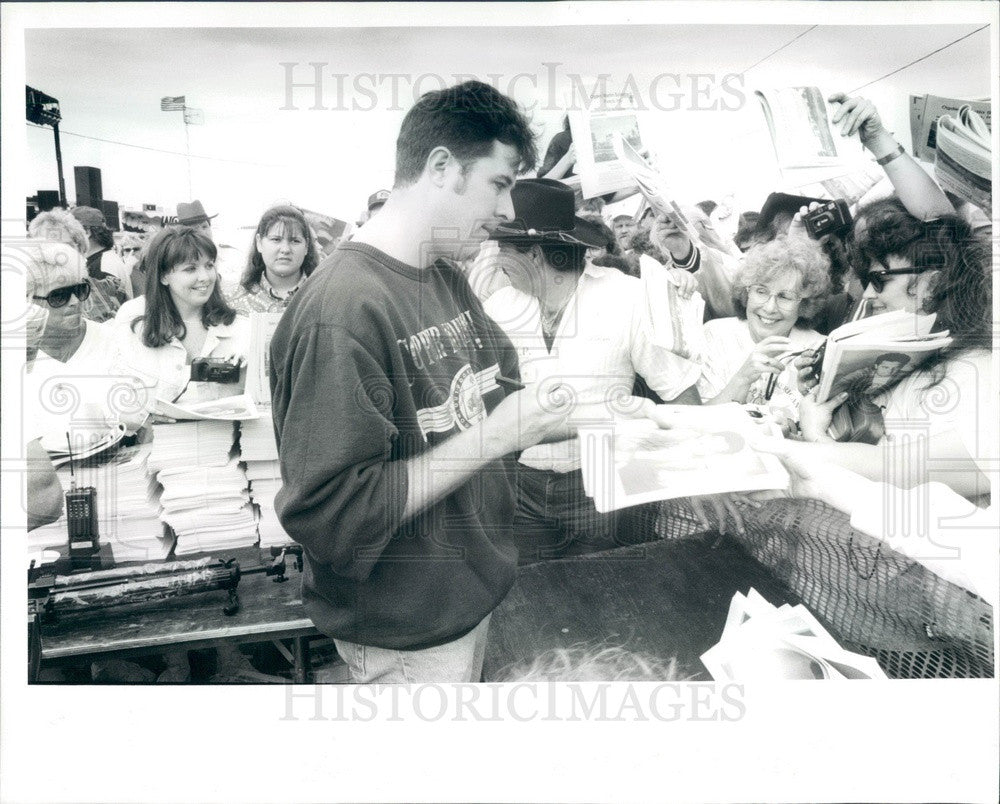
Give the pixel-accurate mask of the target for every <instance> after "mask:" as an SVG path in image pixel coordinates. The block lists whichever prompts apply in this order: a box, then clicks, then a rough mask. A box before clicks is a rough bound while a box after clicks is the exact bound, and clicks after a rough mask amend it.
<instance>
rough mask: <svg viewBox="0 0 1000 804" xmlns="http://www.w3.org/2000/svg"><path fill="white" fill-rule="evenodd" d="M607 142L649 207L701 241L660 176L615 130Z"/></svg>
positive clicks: (694, 241) (698, 241)
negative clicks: (610, 139) (609, 141)
mask: <svg viewBox="0 0 1000 804" xmlns="http://www.w3.org/2000/svg"><path fill="white" fill-rule="evenodd" d="M611 142H612V146H613V147H614V152H615V156H616V157H617V158H618V162H619V164H620V165H621V166H622V168H624V169H625V170H626V171H627V172H628V174H629V175H630V176H631V177H632V179H633V180H634V181H635V183H636V184H637V185H638V187H639V191H640V192H641V193H642V194H643V196H644V197H645V199H646V200H647V201H648V202H649V205H650V206H651V207H652V208H653V210H654V211H655V212H657V213H659V214H662V215H666V216H667V217H668V218H669V219H670V220H672V221H673V223H674V225H675V226H677V228H678V229H681V230H682V231H683V232H684V233H685V234H686V235H687V236H688V237H690V238H691V242H692V243H694V244H695V245H696V246H697V245H701V239H700V238H699V237H698V232H697V230H696V229H695V228H694V226H693V225H692V224H691V221H690V220H689V219H688V217H687V215H685V214H684V211H683V210H682V209H681V208H680V205H679V204H678V203H677V201H675V200H674V197H673V193H672V192H671V191H670V188H669V186H668V185H667V182H666V180H665V179H664V178H663V176H662V175H661V174H660V173H659V172H658V171H657V170H656V168H654V167H653V166H652V165H651V164H649V162H648V161H647V160H646V159H645V157H643V155H642V154H640V153H639V152H638V151H637V150H636V149H635V148H634V147H633V146H632V143H630V142H629V141H628V139H626V138H625V137H623V136H622V135H621V134H618V133H616V134H615V135H614V137H613V138H612V141H611Z"/></svg>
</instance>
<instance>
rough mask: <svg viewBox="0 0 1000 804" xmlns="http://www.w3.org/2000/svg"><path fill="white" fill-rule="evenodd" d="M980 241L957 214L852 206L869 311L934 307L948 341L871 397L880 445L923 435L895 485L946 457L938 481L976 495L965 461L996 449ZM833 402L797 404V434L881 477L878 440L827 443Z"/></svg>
mask: <svg viewBox="0 0 1000 804" xmlns="http://www.w3.org/2000/svg"><path fill="white" fill-rule="evenodd" d="M987 247H988V244H987V243H986V242H985V241H983V240H981V239H979V238H977V237H976V236H975V234H974V233H973V231H972V229H971V227H970V225H969V224H968V223H967V222H966V221H965V220H964V219H963V218H960V217H958V216H957V215H949V216H942V217H939V218H936V219H935V220H931V221H921V220H918V219H917V218H915V217H913V216H912V215H910V214H909V212H907V211H906V208H905V207H904V206H903V203H902V202H901V201H900V200H899V199H896V198H889V199H885V200H881V201H876V202H874V203H872V204H869V205H867V206H865V207H863V208H862V209H861V210H860V211H859V213H858V220H857V223H856V224H855V231H854V236H853V243H852V256H853V263H854V267H855V271H856V272H857V274H858V277H859V278H860V280H861V283H862V284H863V285H864V286H865V294H864V298H865V300H866V302H868V304H869V305H870V309H871V313H872V314H873V315H878V314H880V313H887V312H892V311H894V310H903V311H906V312H910V313H915V314H916V313H933V314H935V316H936V320H935V324H934V331H942V330H948V332H949V333H950V335H951V338H952V342H951V345H950V346H948V347H947V348H945V349H943V350H941V351H940V352H938V353H935V354H934V355H932V356H931V357H929V358H928V359H927V360H925V362H924V363H923V364H922V365H921V366H918V367H917V369H916V370H915V371H913V372H912V373H911V374H909V375H908V376H906V377H905V378H904V379H903V380H901V381H900V382H898V383H897V384H895V385H894V386H893V387H892V388H890V389H889V390H887V391H886V392H884V393H883V394H881V395H880V396H878V397H875V399H874V400H873V401H874V402H875V403H876V404H877V405H878V406H879V408H880V409H881V412H882V426H883V428H884V433H883V435H882V437H881V439H880V440H879V444H878V446H879V447H885V446H890V447H891V446H897V447H900V448H903V447H904V446H905V443H907V442H913V443H917V442H920V445H921V446H920V448H921V449H924V448H926V450H927V453H926V455H927V457H924V458H923V459H921V460H920V461H912V460H911V461H905V462H904V461H900V462H899V467H900V470H899V472H898V477H895V478H894V479H893V482H895V483H897V484H898V485H903V486H907V485H910V484H911V483H908V481H912V482H925V481H926V480H927V472H928V467H931V468H932V464H933V462H935V461H947V462H948V466H949V471H948V473H947V475H946V480H945V482H947V483H948V484H949V485H950V486H951V487H952V488H953V490H955V491H957V492H958V493H960V494H965V495H966V496H978V495H979V494H982V493H983V477H982V475H981V474H980V473H979V471H978V469H977V468H976V466H975V464H974V462H973V461H972V458H975V457H982V456H985V455H986V454H987V453H988V452H989V451H990V450H992V449H993V448H994V446H995V445H994V444H993V442H992V440H991V439H992V438H993V436H991V435H989V432H990V429H991V428H992V419H993V418H994V417H995V414H994V413H992V411H991V405H992V401H993V400H995V399H996V395H995V391H991V385H990V376H991V374H990V344H991V331H992V288H991V282H990V259H989V253H988V250H987ZM839 401H840V400H839V398H834V399H833V400H829V401H827V402H825V403H823V404H817V403H815V402H813V401H812V399H811V396H810V397H807V398H806V400H804V401H803V405H802V435H803V437H804V438H805V439H806V440H808V441H813V442H823V443H827V444H829V448H828V450H827V452H825V453H824V455H825V457H826V459H829V460H832V461H834V462H836V463H839V464H840V465H842V466H845V467H846V468H849V469H854V470H855V471H858V472H860V473H862V474H864V475H865V476H866V477H869V478H870V479H874V480H883V479H886V478H883V477H882V476H881V473H882V472H884V468H883V467H884V465H885V462H884V459H883V457H882V456H881V455H880V454H877V453H876V452H872V450H877V449H878V447H875V446H869V445H866V444H833V443H830V442H832V441H833V439H832V438H831V437H830V435H829V434H828V430H829V427H830V423H831V421H832V419H833V414H834V410H835V409H836V407H837V406H838V404H839ZM924 442H926V443H924ZM928 460H929V461H931V462H932V463H931V464H929V463H928ZM904 470H905V471H904ZM910 472H912V473H914V474H913V475H912V477H911V476H910V474H908V473H910ZM873 473H874V475H877V476H873Z"/></svg>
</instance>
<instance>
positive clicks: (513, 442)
mask: <svg viewBox="0 0 1000 804" xmlns="http://www.w3.org/2000/svg"><path fill="white" fill-rule="evenodd" d="M535 159H536V151H535V145H534V142H533V138H532V134H531V131H530V129H529V127H528V124H527V121H526V120H525V118H524V116H523V115H522V114H521V113H520V111H519V110H518V109H517V107H516V105H515V104H514V102H513V101H512V100H511V99H509V98H507V97H506V96H504V95H502V94H501V93H499V92H497V91H496V90H495V89H493V88H492V87H490V86H488V85H486V84H483V83H480V82H477V81H469V82H466V83H463V84H460V85H458V86H455V87H451V88H449V89H445V90H441V91H438V92H431V93H428V94H427V95H424V96H423V97H422V98H421V99H420V101H419V102H418V103H417V104H416V105H415V106H414V107H413V108H412V109H411V110H410V112H409V113H408V114H407V116H406V118H405V119H404V121H403V124H402V128H401V131H400V135H399V138H398V140H397V148H396V177H395V184H394V186H393V190H392V194H391V196H390V197H389V199H388V201H387V202H386V204H385V206H384V208H383V209H382V210H381V212H380V213H379V214H378V215H377V216H376V217H374V218H372V219H371V220H370V221H369V222H368V223H366V224H365V226H364V227H363V228H362V229H360V230H359V231H358V233H357V234H356V236H355V237H354V238H353V239H352V240H351V241H350V242H348V243H343V244H341V246H340V247H339V249H338V250H337V251H336V252H335V253H334V254H333V255H332V256H331V258H330V259H329V260H328V265H327V269H326V270H324V271H322V272H319V273H318V274H316V275H315V276H314V277H313V278H312V280H311V281H310V282H308V283H307V284H306V285H305V286H304V287H303V289H302V291H301V292H299V293H298V294H296V296H295V298H294V299H293V300H292V303H291V304H290V305H289V307H288V309H287V311H286V313H285V315H284V317H283V318H282V321H281V323H280V324H279V326H278V328H277V330H276V331H275V334H274V338H273V340H272V342H271V391H272V399H273V414H274V424H275V432H276V436H277V439H278V445H279V451H280V457H281V473H282V481H283V486H282V489H281V491H280V492H279V494H278V496H277V500H276V507H277V510H278V514H279V517H280V519H281V522H282V524H283V526H284V527H285V529H286V530H287V532H288V533H289V535H291V536H292V538H293V539H295V540H296V541H298V542H300V543H301V544H302V545H303V546H304V547H305V554H306V568H305V574H304V578H303V602H304V604H305V607H306V610H307V611H308V613H309V615H310V617H311V618H312V619H313V621H314V622H315V623H316V626H317V628H319V630H320V631H322V632H323V633H325V634H328V635H329V636H331V637H332V638H333V639H334V640H335V642H336V645H337V650H338V652H339V653H340V654H341V656H342V657H343V658H344V660H345V661H346V662H347V664H348V666H349V667H350V671H351V676H352V680H353V681H355V682H356V683H372V682H379V683H409V682H432V681H434V682H449V681H450V682H462V681H466V682H467V681H478V680H479V676H480V673H481V669H482V660H483V654H484V649H485V636H486V630H487V628H488V624H489V616H490V613H491V612H492V611H493V609H494V608H495V607H496V606H497V605H498V604H499V603H500V601H501V600H502V599H503V597H504V596H505V595H506V593H507V591H508V590H509V589H510V587H511V585H512V583H513V580H514V571H515V566H516V563H517V554H516V550H515V548H514V545H513V543H512V541H511V523H512V521H513V515H514V496H513V484H512V482H511V472H512V468H513V463H512V462H513V458H514V454H515V453H516V452H518V451H520V450H521V449H524V448H525V447H528V446H531V445H533V444H535V443H538V442H539V441H540V440H542V439H543V438H546V437H551V436H554V435H557V434H560V433H564V431H565V427H566V417H567V414H568V409H567V408H566V407H565V404H560V403H559V402H558V400H559V399H562V398H564V397H563V396H561V395H560V394H558V393H555V394H552V393H551V391H552V389H551V388H542V389H536V390H531V391H520V392H517V393H513V392H512V389H513V388H514V387H515V385H516V383H511V382H510V381H509V380H517V378H518V376H519V375H518V367H517V359H516V356H515V352H514V350H513V348H512V346H511V344H510V342H509V340H508V339H507V337H506V336H505V335H504V334H503V331H502V330H501V329H500V328H499V327H498V326H497V325H496V324H495V323H494V322H493V321H492V320H491V319H490V318H489V317H488V316H487V315H486V314H485V313H484V311H483V308H482V305H481V303H480V302H479V301H478V299H477V298H476V296H475V294H474V293H473V292H472V291H471V289H470V287H469V285H468V282H467V281H466V280H465V277H464V276H463V275H462V273H461V272H460V271H459V270H458V269H457V267H456V266H455V264H454V263H455V262H457V261H460V260H463V259H465V258H467V257H468V256H470V255H471V254H474V253H475V251H476V250H478V248H479V245H480V244H481V243H482V242H483V241H484V240H485V239H486V238H487V237H488V236H489V234H490V232H491V231H492V229H493V228H495V227H496V226H497V225H498V224H500V223H501V222H503V221H507V220H509V219H510V218H511V217H512V215H513V206H512V202H511V196H510V191H511V187H512V186H513V184H514V180H515V178H516V176H517V175H518V173H519V172H522V171H525V170H529V169H531V168H532V167H533V166H534V163H535Z"/></svg>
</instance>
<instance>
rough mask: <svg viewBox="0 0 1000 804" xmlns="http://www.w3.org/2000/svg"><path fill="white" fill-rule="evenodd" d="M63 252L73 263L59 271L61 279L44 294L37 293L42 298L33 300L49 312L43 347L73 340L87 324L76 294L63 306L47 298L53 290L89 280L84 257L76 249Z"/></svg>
mask: <svg viewBox="0 0 1000 804" xmlns="http://www.w3.org/2000/svg"><path fill="white" fill-rule="evenodd" d="M62 253H63V254H65V256H66V258H67V259H68V260H72V261H73V264H72V265H68V266H67V267H66V269H65V270H64V271H60V272H59V280H58V281H57V282H54V283H53V285H52V287H51V288H46V289H45V290H46V293H45V295H44V296H43V294H42V293H40V292H39V293H37V294H35V295H36V296H40V297H42V298H35V299H32V300H31V301H33V302H34V304H36V305H38V307H40V308H42V309H43V310H46V311H47V312H48V317H47V319H46V322H45V331H44V333H43V336H42V337H43V339H44V340H43V343H42V346H43V348H44V347H45V346H46V345H53V346H54V345H58V344H59V342H60V341H63V340H72V339H73V338H74V337H76V336H77V335H78V334H79V333H80V331H81V330H82V329H83V327H84V326H85V324H84V320H83V308H82V305H81V302H80V299H79V298H78V297H77V296H76V294H73V295H71V296H70V298H69V301H68V302H67V303H66V304H64V305H62V306H61V307H53V306H52V305H51V304H49V302H48V300H47V296H48V294H49V293H50V292H51V291H53V290H58V289H60V288H64V287H75V286H77V285H79V284H80V283H83V282H86V281H87V280H86V276H87V272H86V268H85V266H84V263H83V257H82V256H81V255H80V254H79V252H77V251H76V249H65V251H63V252H62Z"/></svg>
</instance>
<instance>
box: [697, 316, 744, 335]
mask: <svg viewBox="0 0 1000 804" xmlns="http://www.w3.org/2000/svg"><path fill="white" fill-rule="evenodd" d="M745 327H746V322H745V321H744V320H743V319H742V318H737V317H736V316H729V317H728V318H713V319H712V320H711V321H706V322H705V325H704V328H705V334H706V335H734V334H737V333H739V332H741V331H742V330H743V329H744V328H745Z"/></svg>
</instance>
